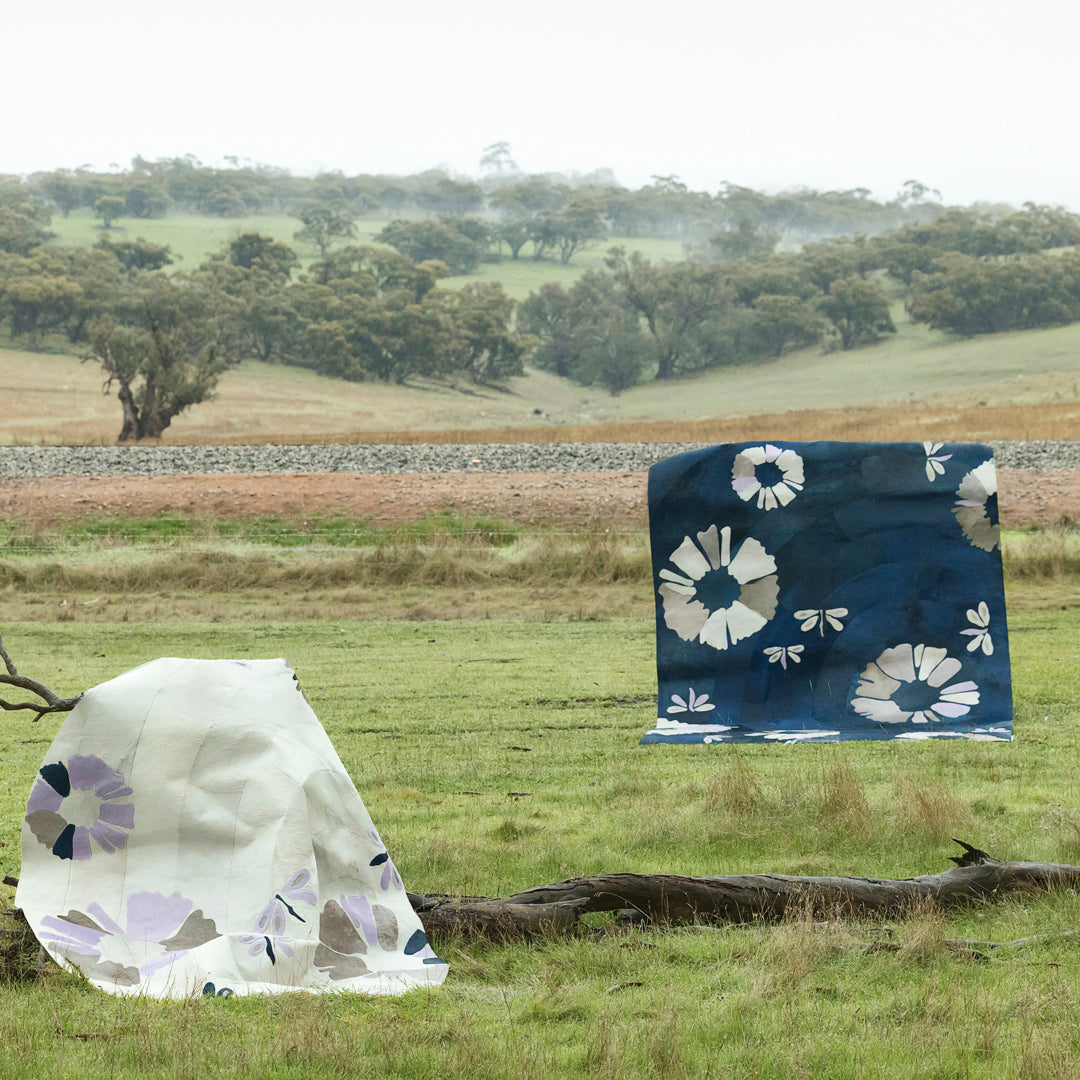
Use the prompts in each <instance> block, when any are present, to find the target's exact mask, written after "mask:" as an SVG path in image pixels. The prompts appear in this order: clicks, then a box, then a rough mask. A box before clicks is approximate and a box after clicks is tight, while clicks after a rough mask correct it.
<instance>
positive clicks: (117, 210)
mask: <svg viewBox="0 0 1080 1080" xmlns="http://www.w3.org/2000/svg"><path fill="white" fill-rule="evenodd" d="M126 212H127V202H126V200H124V199H122V198H121V197H120V196H119V195H102V196H101V198H100V199H98V200H97V201H96V202H95V203H94V215H95V216H96V217H99V218H101V223H102V225H103V226H104V228H106V229H111V228H112V227H113V222H114V221H116V219H117V218H120V217H123V216H124V214H125V213H126Z"/></svg>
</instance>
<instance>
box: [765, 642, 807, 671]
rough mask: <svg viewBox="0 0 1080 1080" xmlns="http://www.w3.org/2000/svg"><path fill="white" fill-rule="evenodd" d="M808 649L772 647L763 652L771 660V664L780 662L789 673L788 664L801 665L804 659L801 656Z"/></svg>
mask: <svg viewBox="0 0 1080 1080" xmlns="http://www.w3.org/2000/svg"><path fill="white" fill-rule="evenodd" d="M804 648H806V646H805V645H770V646H769V648H767V649H762V650H761V651H762V652H763V653H764V654H765V655H766V656H767V657H768V658H769V663H770V664H775V663H777V662H779V664H780V666H781V667H782V668H783V669H784V670H785V671H787V662H788V661H789V660H790V661H791V662H792V663H793V664H801V663H802V657H801V656H800V655H799V653H801V652H802V651H803V649H804Z"/></svg>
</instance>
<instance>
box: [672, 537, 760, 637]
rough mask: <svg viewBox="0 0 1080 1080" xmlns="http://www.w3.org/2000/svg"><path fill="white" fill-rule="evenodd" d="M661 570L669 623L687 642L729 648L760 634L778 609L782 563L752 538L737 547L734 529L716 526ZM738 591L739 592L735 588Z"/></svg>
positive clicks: (681, 549) (683, 545)
mask: <svg viewBox="0 0 1080 1080" xmlns="http://www.w3.org/2000/svg"><path fill="white" fill-rule="evenodd" d="M671 561H672V562H673V563H674V564H675V566H676V567H677V568H678V570H677V571H676V570H668V569H664V570H661V571H660V577H661V578H663V584H662V585H661V586H660V588H659V593H660V596H661V598H662V600H663V605H664V625H665V626H667V628H668V629H669V630H674V631H675V633H676V634H678V635H679V637H681V638H682V639H683V641H692V640H694V638H697V640H698V641H700V642H701V644H703V645H710V646H712V648H714V649H721V650H722V649H726V648H727V647H728V645H729V644H732V645H734V644H735V642H737V641H741V640H742V639H743V638H746V637H749V636H750V635H751V634H756V633H757V632H758V631H759V630H760V629H761V628H762V627H763V626H764V625H765V624H766V623H767V622H768V621H769V619H771V618H772V617H773V615H774V614H775V612H776V595H777V591H778V589H779V586H778V585H777V580H776V561H775V560H774V559H773V557H772V556H771V555H770V554H769V553H768V552H767V551H766V550H765V548H764V547H763V546H762V544H761V543H760V542H759V541H757V540H755V539H754V538H753V537H752V536H750V537H747V538H746V539H745V540H743V542H742V543H741V544H740V545H739V546H738V547H737V548H736V550H735V551H734V552H732V550H731V528H730V527H729V526H727V525H725V526H724V528H722V529H720V530H719V531H718V530H717V527H716V526H715V525H710V526H709V528H708V529H706V530H705V532H699V533H698V534H697V543H696V544H695V543H694V542H693V541H692V540H691V539H690V537H689V536H687V537H684V538H683V542H682V543H681V544H680V545H679V546H678V548H676V549H675V551H673V552H672V554H671ZM736 590H737V595H735V592H736Z"/></svg>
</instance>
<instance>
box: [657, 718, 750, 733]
mask: <svg viewBox="0 0 1080 1080" xmlns="http://www.w3.org/2000/svg"><path fill="white" fill-rule="evenodd" d="M731 730H732V728H731V725H730V724H684V723H683V722H682V721H681V720H673V719H671V717H669V716H658V717H657V718H656V727H654V728H653V729H652V731H650V732H649V734H650V735H717V734H720V733H722V732H725V731H731Z"/></svg>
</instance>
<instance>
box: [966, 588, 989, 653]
mask: <svg viewBox="0 0 1080 1080" xmlns="http://www.w3.org/2000/svg"><path fill="white" fill-rule="evenodd" d="M967 617H968V622H969V623H972V624H973V625H972V626H971V628H970V629H968V630H961V631H960V633H961V634H963V635H964V637H970V638H971V640H970V641H969V642H968V647H967V651H968V652H974V651H975V650H976V649H978V648H980V647H981V648H982V651H983V655H984V656H993V655H994V641H993V639H992V638H991V637H990V609H989V608H988V607H987V606H986V601H985V600H980V601H979V607H978V610H975V609H973V608H968V610H967Z"/></svg>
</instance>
